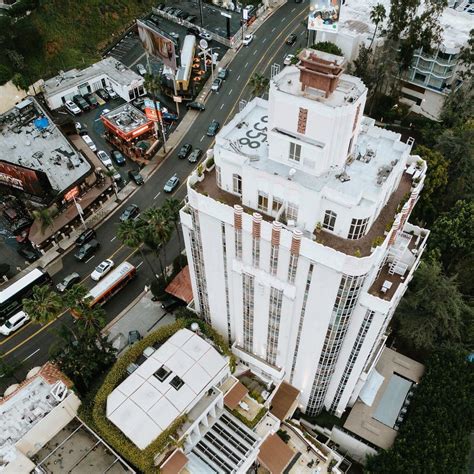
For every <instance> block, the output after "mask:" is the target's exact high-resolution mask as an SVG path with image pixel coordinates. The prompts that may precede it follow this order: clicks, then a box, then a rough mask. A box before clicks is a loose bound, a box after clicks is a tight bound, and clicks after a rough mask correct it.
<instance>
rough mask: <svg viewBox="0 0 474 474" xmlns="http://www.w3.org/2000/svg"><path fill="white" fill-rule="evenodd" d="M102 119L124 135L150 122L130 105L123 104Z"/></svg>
mask: <svg viewBox="0 0 474 474" xmlns="http://www.w3.org/2000/svg"><path fill="white" fill-rule="evenodd" d="M102 117H103V118H105V119H106V120H108V121H109V122H110V123H112V125H114V126H115V127H117V128H119V129H120V130H122V131H123V132H125V133H128V132H131V131H132V130H135V129H137V128H138V127H141V126H142V125H145V124H146V123H148V122H149V121H150V120H149V119H148V118H147V117H146V115H145V114H144V113H143V112H142V111H141V110H139V109H137V108H136V107H134V106H133V105H132V104H123V105H121V106H120V107H117V108H116V109H114V110H112V111H111V112H109V113H107V114H105V115H103V116H102Z"/></svg>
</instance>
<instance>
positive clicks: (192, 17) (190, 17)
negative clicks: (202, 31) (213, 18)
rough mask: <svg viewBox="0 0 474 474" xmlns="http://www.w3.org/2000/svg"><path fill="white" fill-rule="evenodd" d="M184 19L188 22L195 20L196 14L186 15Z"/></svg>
mask: <svg viewBox="0 0 474 474" xmlns="http://www.w3.org/2000/svg"><path fill="white" fill-rule="evenodd" d="M185 20H186V21H189V23H194V22H195V21H196V15H188V16H187V17H186V18H185Z"/></svg>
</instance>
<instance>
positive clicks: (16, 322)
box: [0, 311, 30, 336]
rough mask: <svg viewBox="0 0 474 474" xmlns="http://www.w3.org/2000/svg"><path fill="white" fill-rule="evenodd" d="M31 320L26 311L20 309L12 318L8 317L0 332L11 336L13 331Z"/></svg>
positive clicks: (0, 327)
mask: <svg viewBox="0 0 474 474" xmlns="http://www.w3.org/2000/svg"><path fill="white" fill-rule="evenodd" d="M29 320H30V317H29V316H28V315H27V314H26V313H25V312H24V311H20V312H19V313H16V314H15V315H14V316H12V317H11V318H9V319H7V320H6V321H5V323H4V324H3V326H0V334H3V335H4V336H9V335H10V334H11V333H12V332H14V331H16V330H17V329H20V328H21V327H22V326H23V325H24V324H26V323H27V322H28V321H29Z"/></svg>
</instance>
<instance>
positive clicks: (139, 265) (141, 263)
mask: <svg viewBox="0 0 474 474" xmlns="http://www.w3.org/2000/svg"><path fill="white" fill-rule="evenodd" d="M142 265H143V260H142V261H141V262H140V263H139V264H138V265H137V270H138V269H139V268H140V267H141V266H142Z"/></svg>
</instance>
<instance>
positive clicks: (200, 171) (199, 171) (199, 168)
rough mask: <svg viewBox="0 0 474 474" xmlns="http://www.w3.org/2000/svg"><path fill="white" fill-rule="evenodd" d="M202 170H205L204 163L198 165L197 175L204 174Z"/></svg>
mask: <svg viewBox="0 0 474 474" xmlns="http://www.w3.org/2000/svg"><path fill="white" fill-rule="evenodd" d="M202 171H203V169H202V164H199V165H198V167H197V175H198V176H199V177H201V176H202Z"/></svg>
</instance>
